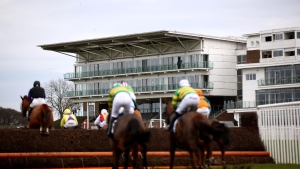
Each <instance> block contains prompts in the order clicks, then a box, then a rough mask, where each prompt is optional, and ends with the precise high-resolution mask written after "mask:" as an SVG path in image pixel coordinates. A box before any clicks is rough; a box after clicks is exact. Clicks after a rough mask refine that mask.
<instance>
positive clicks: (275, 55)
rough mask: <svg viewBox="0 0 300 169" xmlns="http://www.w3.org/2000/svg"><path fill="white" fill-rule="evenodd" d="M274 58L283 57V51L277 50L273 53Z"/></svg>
mask: <svg viewBox="0 0 300 169" xmlns="http://www.w3.org/2000/svg"><path fill="white" fill-rule="evenodd" d="M273 56H274V57H278V56H283V51H282V50H275V51H273Z"/></svg>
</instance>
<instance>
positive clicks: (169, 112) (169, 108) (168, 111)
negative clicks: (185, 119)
mask: <svg viewBox="0 0 300 169" xmlns="http://www.w3.org/2000/svg"><path fill="white" fill-rule="evenodd" d="M163 103H165V104H166V108H165V112H166V119H165V120H166V123H167V124H169V123H170V121H169V119H170V116H171V115H172V114H173V113H174V112H175V111H174V108H173V106H172V104H171V101H169V100H168V99H166V98H164V99H163Z"/></svg>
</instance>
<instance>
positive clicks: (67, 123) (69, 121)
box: [60, 109, 78, 129]
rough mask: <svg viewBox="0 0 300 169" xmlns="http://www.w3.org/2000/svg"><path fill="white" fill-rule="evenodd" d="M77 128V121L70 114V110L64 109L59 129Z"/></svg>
mask: <svg viewBox="0 0 300 169" xmlns="http://www.w3.org/2000/svg"><path fill="white" fill-rule="evenodd" d="M76 126H78V121H77V118H76V116H75V115H74V114H73V113H72V112H71V110H70V109H66V110H65V111H64V116H63V118H62V119H61V121H60V127H61V128H62V127H64V128H65V129H67V128H70V127H76Z"/></svg>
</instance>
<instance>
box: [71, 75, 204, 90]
mask: <svg viewBox="0 0 300 169" xmlns="http://www.w3.org/2000/svg"><path fill="white" fill-rule="evenodd" d="M181 79H188V80H189V82H190V83H198V82H200V81H208V75H190V76H174V77H158V78H145V79H134V80H127V81H126V82H127V83H128V84H129V85H130V86H132V87H141V86H155V85H169V84H178V83H179V81H180V80H181ZM114 83H121V81H106V82H96V83H85V84H76V85H75V89H76V91H81V90H98V89H110V88H111V87H112V86H113V84H114Z"/></svg>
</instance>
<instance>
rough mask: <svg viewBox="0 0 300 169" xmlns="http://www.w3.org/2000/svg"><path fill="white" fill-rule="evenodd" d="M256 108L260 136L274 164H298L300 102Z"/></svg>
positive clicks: (299, 161) (299, 157) (299, 152)
mask: <svg viewBox="0 0 300 169" xmlns="http://www.w3.org/2000/svg"><path fill="white" fill-rule="evenodd" d="M257 108H258V111H257V115H258V126H259V132H260V136H261V139H262V141H263V143H264V145H265V147H266V150H267V151H268V152H270V154H271V156H272V157H273V158H274V160H275V162H276V163H288V164H300V102H291V103H280V104H276V105H274V104H273V105H261V106H258V107H257Z"/></svg>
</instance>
